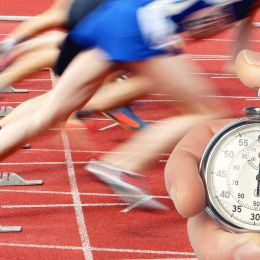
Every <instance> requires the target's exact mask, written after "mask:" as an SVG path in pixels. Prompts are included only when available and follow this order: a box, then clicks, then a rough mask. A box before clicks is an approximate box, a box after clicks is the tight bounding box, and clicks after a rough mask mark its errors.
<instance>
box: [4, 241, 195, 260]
mask: <svg viewBox="0 0 260 260" xmlns="http://www.w3.org/2000/svg"><path fill="white" fill-rule="evenodd" d="M0 246H4V247H5V246H9V247H27V248H42V249H62V250H82V247H79V246H60V245H38V244H22V243H0ZM91 250H92V251H98V252H116V253H117V252H119V253H121V252H123V253H139V254H158V255H184V256H194V255H195V254H194V253H192V252H186V251H183V252H180V251H161V250H141V249H125V248H100V247H91ZM188 259H191V258H188Z"/></svg>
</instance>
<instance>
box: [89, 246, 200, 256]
mask: <svg viewBox="0 0 260 260" xmlns="http://www.w3.org/2000/svg"><path fill="white" fill-rule="evenodd" d="M92 250H93V251H99V252H120V253H141V254H158V255H185V256H195V254H194V253H193V252H185V251H184V252H179V251H161V250H142V249H126V248H99V247H92Z"/></svg>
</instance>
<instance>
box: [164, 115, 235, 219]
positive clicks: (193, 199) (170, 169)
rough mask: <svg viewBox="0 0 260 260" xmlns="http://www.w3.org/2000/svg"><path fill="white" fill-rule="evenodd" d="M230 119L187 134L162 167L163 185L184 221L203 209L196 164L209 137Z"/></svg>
mask: <svg viewBox="0 0 260 260" xmlns="http://www.w3.org/2000/svg"><path fill="white" fill-rule="evenodd" d="M230 121H231V120H230V119H223V120H214V121H210V122H208V123H206V124H204V125H201V126H198V127H196V128H194V129H193V130H191V131H190V132H188V133H187V134H186V135H185V136H184V137H183V138H182V139H181V141H180V142H179V143H178V144H177V145H176V147H175V149H174V150H173V152H172V154H171V155H170V157H169V159H168V161H167V164H166V167H165V183H166V188H167V190H168V193H169V195H170V196H171V197H172V199H173V202H174V204H175V207H176V209H177V210H178V212H179V213H180V214H181V215H182V216H184V217H190V216H194V215H196V214H198V213H199V212H200V211H201V210H202V209H203V208H204V207H205V200H206V197H205V190H204V185H203V182H202V180H201V178H200V174H199V163H200V159H201V157H202V154H203V152H204V149H205V147H206V146H207V144H208V143H209V141H210V139H211V138H212V137H213V135H214V134H215V133H216V132H217V131H218V130H219V129H220V128H221V127H223V126H224V125H225V124H227V123H228V122H230Z"/></svg>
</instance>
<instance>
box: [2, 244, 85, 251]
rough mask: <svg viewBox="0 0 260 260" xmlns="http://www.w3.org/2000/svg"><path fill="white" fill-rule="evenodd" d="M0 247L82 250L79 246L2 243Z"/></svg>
mask: <svg viewBox="0 0 260 260" xmlns="http://www.w3.org/2000/svg"><path fill="white" fill-rule="evenodd" d="M0 246H4V247H5V246H9V247H29V248H43V249H45V248H47V249H63V250H82V247H79V246H55V245H37V244H16V243H0Z"/></svg>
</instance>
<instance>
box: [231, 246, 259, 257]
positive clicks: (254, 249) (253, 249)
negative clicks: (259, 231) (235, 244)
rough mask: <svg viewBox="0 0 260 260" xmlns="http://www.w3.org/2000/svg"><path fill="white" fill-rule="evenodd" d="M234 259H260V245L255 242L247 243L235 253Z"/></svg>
mask: <svg viewBox="0 0 260 260" xmlns="http://www.w3.org/2000/svg"><path fill="white" fill-rule="evenodd" d="M234 259H235V260H249V259H260V247H259V246H257V245H256V244H253V243H247V244H245V245H243V246H242V247H240V248H239V249H238V251H237V252H236V253H235V255H234Z"/></svg>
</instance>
